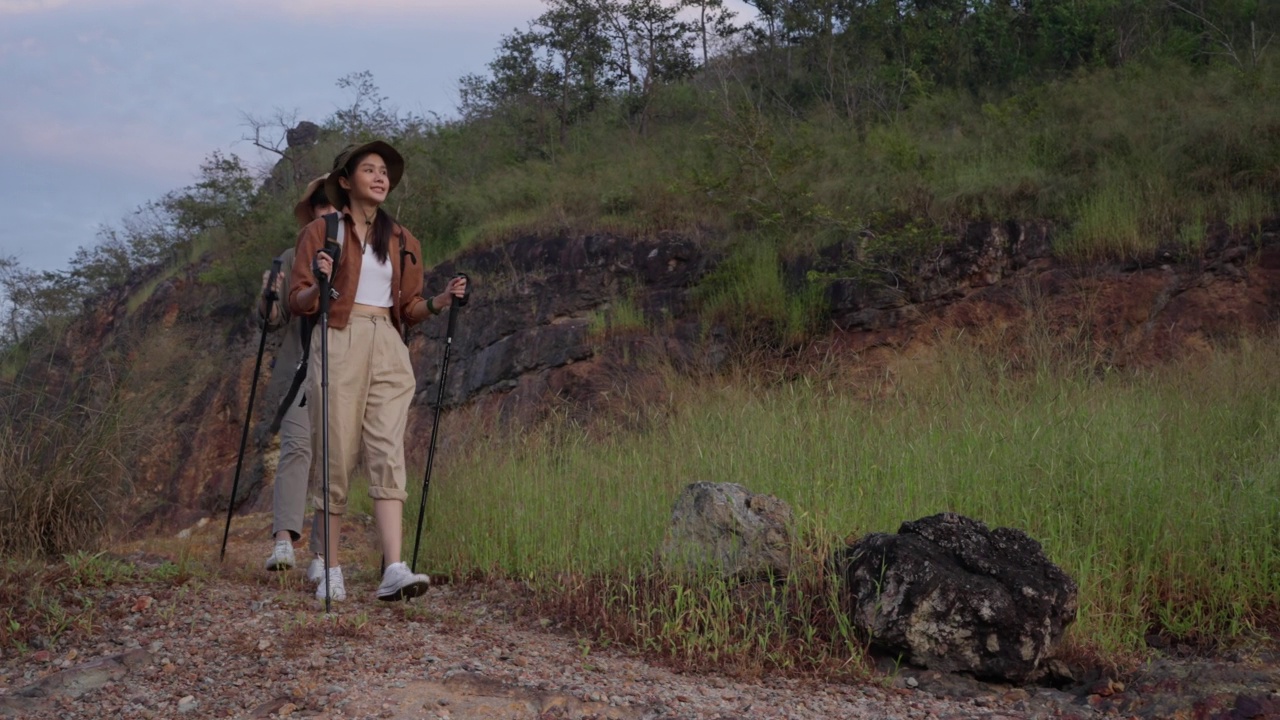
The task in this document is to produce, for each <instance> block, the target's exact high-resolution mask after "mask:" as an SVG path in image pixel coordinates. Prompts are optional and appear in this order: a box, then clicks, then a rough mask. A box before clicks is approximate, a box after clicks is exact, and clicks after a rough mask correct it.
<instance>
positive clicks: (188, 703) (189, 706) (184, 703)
mask: <svg viewBox="0 0 1280 720" xmlns="http://www.w3.org/2000/svg"><path fill="white" fill-rule="evenodd" d="M199 704H200V703H199V701H197V700H196V699H195V698H194V697H192V696H191V695H187V696H185V697H183V698H182V699H181V700H179V701H178V712H180V713H189V712H192V711H193V710H195V709H196V707H197V706H199Z"/></svg>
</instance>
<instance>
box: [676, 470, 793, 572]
mask: <svg viewBox="0 0 1280 720" xmlns="http://www.w3.org/2000/svg"><path fill="white" fill-rule="evenodd" d="M660 559H661V562H662V565H663V567H664V568H666V569H668V570H671V571H674V572H677V573H684V572H705V571H711V572H716V573H719V574H721V575H723V576H725V577H733V578H742V579H752V578H760V577H769V576H772V577H786V575H787V574H788V572H789V571H790V569H791V508H790V507H789V506H788V505H787V504H786V503H784V502H783V501H781V500H779V499H777V498H775V497H773V496H770V495H758V494H755V493H752V492H751V491H750V490H747V489H746V488H744V487H743V486H741V485H738V484H735V483H708V482H697V483H693V484H691V485H689V486H688V487H686V488H685V489H684V492H682V493H681V494H680V497H679V498H677V499H676V502H675V505H674V507H673V508H672V510H671V525H670V526H669V527H668V528H667V532H666V536H665V537H664V539H663V542H662V549H661V558H660Z"/></svg>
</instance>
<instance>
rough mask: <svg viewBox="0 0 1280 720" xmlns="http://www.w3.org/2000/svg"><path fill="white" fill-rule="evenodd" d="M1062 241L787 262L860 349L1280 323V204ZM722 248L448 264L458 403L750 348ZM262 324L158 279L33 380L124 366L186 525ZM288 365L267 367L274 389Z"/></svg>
mask: <svg viewBox="0 0 1280 720" xmlns="http://www.w3.org/2000/svg"><path fill="white" fill-rule="evenodd" d="M1051 241H1052V235H1051V229H1050V228H1049V227H1047V226H1045V225H1043V224H1035V223H1028V224H1020V223H1005V224H975V225H972V226H970V227H969V228H967V230H966V231H965V232H963V233H962V234H961V236H960V237H959V238H958V239H957V240H956V241H955V242H954V243H952V244H951V245H950V246H949V247H947V248H945V249H944V250H943V251H941V252H939V253H936V254H933V255H931V256H930V257H929V258H927V259H924V260H920V261H917V262H914V263H911V264H909V265H905V266H903V267H900V268H898V269H894V270H889V269H883V270H878V271H875V272H868V271H866V270H863V269H855V268H861V267H863V266H860V265H859V264H858V263H857V259H858V253H859V247H860V241H859V240H858V239H851V240H850V241H849V242H847V243H842V244H837V245H835V246H833V247H830V248H827V249H825V250H823V251H822V252H820V253H818V254H816V255H814V256H810V257H804V258H799V259H796V260H794V261H792V263H791V264H790V265H789V266H788V268H787V269H788V274H789V276H790V277H792V278H794V279H796V281H799V279H800V278H806V277H814V276H815V274H816V276H818V277H822V278H825V279H826V281H827V283H828V284H827V302H828V305H829V309H830V321H831V329H830V332H829V334H828V336H827V337H826V338H824V340H825V341H826V344H827V345H828V347H829V348H832V349H834V351H835V352H836V353H838V354H840V355H842V356H845V357H847V358H848V360H849V361H850V362H874V361H875V358H876V357H877V355H878V354H879V355H881V356H883V355H884V354H888V353H894V352H899V351H902V350H904V349H907V348H910V347H911V346H913V345H921V344H927V343H929V342H931V339H932V338H934V337H937V336H938V334H939V333H940V332H942V331H946V330H956V329H966V330H973V331H978V330H981V331H982V332H985V333H990V332H996V333H999V332H1002V331H1007V332H1008V333H1009V337H1011V338H1014V337H1018V336H1019V329H1020V328H1022V327H1025V326H1026V325H1027V324H1028V323H1030V322H1034V323H1036V324H1037V325H1038V326H1039V327H1040V328H1041V329H1042V330H1043V331H1046V332H1050V333H1055V334H1059V335H1061V336H1062V337H1065V338H1068V339H1070V340H1072V341H1074V342H1080V343H1084V344H1087V347H1088V348H1089V351H1090V352H1091V353H1093V354H1094V356H1095V357H1096V358H1097V360H1098V362H1101V363H1110V364H1131V363H1149V362H1156V361H1160V360H1164V359H1168V358H1172V357H1176V356H1178V355H1181V354H1184V353H1187V352H1196V351H1199V350H1202V349H1204V348H1207V347H1210V346H1212V345H1213V344H1214V343H1216V342H1219V341H1221V340H1223V339H1226V338H1230V337H1235V336H1238V335H1241V334H1248V333H1259V332H1265V331H1269V330H1270V329H1271V328H1272V327H1273V326H1274V323H1275V322H1276V320H1277V319H1278V317H1280V223H1277V224H1276V226H1268V227H1264V228H1262V231H1261V232H1260V233H1257V234H1255V236H1254V237H1252V238H1250V239H1248V240H1240V239H1233V238H1231V237H1229V236H1227V235H1226V234H1223V235H1222V236H1221V237H1219V238H1218V239H1217V240H1215V241H1214V242H1213V243H1211V246H1210V247H1209V249H1208V250H1206V251H1205V252H1204V253H1202V254H1201V255H1200V256H1198V257H1194V258H1190V259H1187V260H1183V261H1180V262H1179V261H1175V259H1174V258H1173V256H1172V255H1167V256H1164V257H1156V258H1154V259H1152V260H1150V261H1149V262H1145V263H1130V264H1128V265H1124V266H1118V265H1117V266H1106V267H1079V266H1073V265H1069V264H1064V263H1062V262H1060V261H1057V260H1055V259H1053V257H1052V256H1051V253H1050V247H1051ZM718 260H719V256H718V255H717V254H716V252H715V251H713V250H709V249H708V246H707V245H705V244H698V243H694V242H692V241H690V240H687V239H683V238H680V237H674V236H662V237H657V238H651V239H644V240H636V239H628V238H623V237H618V236H613V235H608V234H600V235H590V236H585V237H524V238H520V239H517V240H513V241H510V242H506V243H503V244H499V245H494V246H491V247H485V248H479V249H473V250H469V251H467V252H466V253H464V254H462V255H461V256H460V257H458V258H457V259H456V260H454V261H451V262H449V263H446V264H444V265H441V266H440V267H438V268H435V269H433V271H432V273H430V274H429V275H428V287H429V288H432V289H434V290H438V289H440V288H441V287H443V283H444V282H445V280H446V279H447V278H448V277H449V276H451V275H452V274H453V273H454V272H456V271H464V272H466V273H467V274H468V275H469V276H470V277H471V278H472V279H473V280H474V281H475V291H474V296H473V298H472V302H471V303H470V304H469V305H468V306H467V307H466V308H465V309H463V310H461V311H460V314H459V320H458V325H457V333H456V335H455V339H454V342H455V345H454V348H453V350H452V356H451V365H450V372H449V376H448V379H447V387H446V388H445V404H446V407H458V406H461V405H469V406H472V407H475V408H478V409H479V410H480V411H481V412H482V413H483V414H485V415H486V416H487V417H490V418H498V419H500V420H504V421H508V422H511V423H515V424H519V423H525V422H528V421H530V420H533V419H536V418H538V417H540V416H541V414H542V413H544V412H545V410H546V408H547V407H548V406H549V405H550V404H552V403H555V404H558V405H559V406H561V407H563V406H566V405H567V406H569V407H572V408H576V409H577V410H578V411H581V412H584V413H590V412H591V411H592V408H593V407H594V404H595V403H596V402H597V401H599V400H600V399H601V398H603V397H606V396H607V393H609V392H610V391H612V390H615V389H616V387H617V386H618V385H620V384H628V383H631V382H634V381H636V380H637V378H638V377H639V376H640V375H641V374H642V371H641V370H640V369H639V366H638V365H637V363H636V362H635V358H636V355H637V352H641V351H642V352H643V353H650V354H657V355H660V356H663V357H665V358H669V359H671V360H672V361H673V363H674V364H675V366H676V367H699V368H704V369H706V368H710V369H714V368H716V367H717V366H719V365H721V364H723V363H725V362H729V361H731V359H732V357H731V355H732V352H731V351H732V350H733V349H734V346H733V339H732V337H731V335H730V334H729V333H727V332H726V331H724V329H723V328H717V327H716V326H715V324H714V323H713V322H711V321H709V320H707V319H704V318H701V317H700V316H699V314H698V309H697V307H696V303H695V301H694V297H693V289H694V288H695V287H696V286H697V284H698V282H699V281H700V280H701V279H702V278H703V277H704V276H706V274H707V273H708V272H710V271H711V270H712V269H714V268H715V267H716V264H717V262H718ZM144 290H150V292H149V294H146V295H145V297H144V295H143V292H144ZM211 297H212V298H215V299H214V300H210V299H209V298H211ZM623 297H626V298H627V302H629V303H630V304H631V305H632V306H634V307H635V308H638V309H639V310H641V311H642V312H643V313H644V315H645V316H646V318H647V319H648V321H649V328H650V329H649V330H647V331H644V330H634V331H631V332H628V333H604V332H601V331H600V318H601V317H603V316H604V314H606V312H607V309H608V307H609V306H610V304H613V303H618V302H619V299H620V298H623ZM445 326H446V323H445V321H444V318H443V317H440V318H433V319H432V320H430V321H428V322H427V323H424V325H423V326H420V327H418V328H414V330H413V331H412V332H411V334H410V341H409V342H410V353H411V357H412V358H413V359H414V365H415V367H414V370H415V374H416V376H417V378H418V392H417V395H416V398H415V403H414V407H413V410H412V414H411V418H410V432H411V433H412V436H413V437H418V438H424V440H423V442H421V443H411V444H410V450H409V455H410V464H411V465H412V464H415V463H417V464H420V463H421V461H422V459H423V456H424V455H425V444H426V442H425V438H426V437H428V436H429V433H430V423H431V420H432V415H433V412H432V408H431V403H433V402H434V401H435V398H436V396H437V393H438V391H439V388H438V386H437V382H438V379H439V374H440V362H441V359H442V357H443V352H442V344H441V341H442V339H443V337H444V334H445ZM258 337H259V333H258V330H257V329H256V327H255V326H254V325H253V323H252V322H251V321H250V319H249V315H248V312H247V310H246V309H245V308H241V307H237V306H234V305H230V304H219V303H218V302H217V301H216V294H215V293H212V292H211V291H210V290H209V289H208V288H204V287H202V286H201V284H200V283H199V281H198V280H197V279H196V275H195V271H194V270H192V271H189V272H187V273H179V274H177V275H175V276H173V277H169V278H168V279H160V278H159V277H151V278H139V279H138V280H137V281H136V282H135V284H134V285H133V286H131V287H129V288H124V289H119V290H116V291H113V292H111V293H108V294H107V295H106V296H104V297H103V298H101V302H99V303H97V304H95V305H94V307H92V308H87V309H86V313H85V315H84V317H83V319H82V320H81V321H79V322H78V323H76V325H75V326H74V327H73V328H72V331H71V332H70V333H68V334H67V336H66V337H65V338H64V339H63V341H62V343H61V344H60V345H59V347H58V348H57V351H56V352H55V353H54V354H53V356H52V359H50V358H49V357H47V356H45V357H42V358H41V362H40V363H38V364H37V363H34V362H33V363H31V364H29V365H28V367H27V368H25V369H24V370H23V373H22V375H21V379H22V382H25V383H30V384H33V385H34V386H37V387H46V388H51V387H58V386H61V385H63V384H67V383H72V382H74V381H76V380H77V379H83V378H97V379H99V380H102V381H110V383H111V385H112V387H114V388H115V389H116V392H117V393H118V395H119V397H120V404H121V406H122V407H125V408H126V409H127V414H128V415H129V417H130V420H131V421H132V422H135V423H136V426H137V428H138V430H139V432H140V433H142V436H141V438H140V440H141V441H140V442H139V443H137V448H136V450H134V451H133V452H131V454H130V457H128V458H126V460H127V462H128V463H129V466H130V467H131V469H132V470H133V472H134V475H135V480H136V488H135V492H134V500H133V506H132V507H131V508H130V509H129V513H130V517H131V518H136V520H137V522H136V526H137V527H139V528H144V527H148V526H154V525H156V524H159V523H165V524H167V525H170V526H173V527H180V526H183V525H185V524H188V523H190V522H191V521H193V520H195V519H196V518H199V517H203V516H207V515H209V514H211V513H215V512H219V511H220V510H221V511H222V512H225V508H226V503H227V501H228V495H229V494H230V489H231V485H232V475H233V472H234V469H235V462H236V455H237V450H238V448H239V442H240V432H241V427H242V423H243V420H244V415H245V409H246V402H247V399H248V396H249V390H250V384H251V383H250V380H251V378H252V374H253V365H254V358H255V356H256V351H257V345H258ZM275 342H278V338H274V337H273V338H272V339H271V341H270V342H269V343H268V353H267V358H268V361H269V358H270V357H271V350H272V349H273V345H274V343H275ZM282 370H284V371H288V370H289V369H282ZM271 372H272V369H271V368H270V367H269V366H267V367H264V369H263V379H262V380H260V381H259V388H263V387H265V386H266V383H265V381H266V377H267V376H268V375H269V374H270V373H271ZM258 397H259V401H258V403H257V407H255V409H254V418H255V420H254V423H253V431H252V433H251V443H250V450H249V452H248V454H247V457H246V462H245V469H244V473H243V476H242V478H241V483H240V485H241V489H240V492H239V493H238V496H237V498H236V503H237V505H238V506H239V507H243V508H265V507H266V506H267V505H269V503H270V493H264V492H262V490H263V488H264V487H266V486H267V479H268V478H269V476H270V468H271V467H272V466H273V458H272V455H271V450H270V442H269V439H268V438H266V437H265V434H266V433H265V432H264V431H265V425H266V423H267V421H268V420H269V418H268V417H267V416H268V414H269V409H268V406H269V404H270V403H271V402H273V401H274V399H273V398H263V397H262V394H261V393H259V396H258ZM446 442H447V441H446Z"/></svg>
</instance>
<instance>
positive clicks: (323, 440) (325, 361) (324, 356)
mask: <svg viewBox="0 0 1280 720" xmlns="http://www.w3.org/2000/svg"><path fill="white" fill-rule="evenodd" d="M339 222H341V221H339ZM323 252H324V253H325V254H326V255H328V256H329V257H330V259H332V261H333V263H332V269H331V270H330V273H329V275H332V274H334V273H337V272H338V256H339V255H340V254H341V252H342V247H341V246H340V245H338V244H337V243H336V242H330V241H329V239H327V238H326V241H325V244H324V250H323ZM318 269H319V268H317V270H318ZM316 275H317V276H318V278H319V280H320V424H321V432H320V462H321V468H322V470H321V474H320V477H321V487H320V492H321V493H322V494H323V497H324V611H325V613H326V614H328V613H329V612H330V607H331V604H332V597H333V588H332V587H331V586H332V583H331V582H329V560H330V558H331V556H332V553H330V552H329V300H330V299H331V298H330V292H331V288H330V277H329V275H325V274H323V273H320V272H317V273H316Z"/></svg>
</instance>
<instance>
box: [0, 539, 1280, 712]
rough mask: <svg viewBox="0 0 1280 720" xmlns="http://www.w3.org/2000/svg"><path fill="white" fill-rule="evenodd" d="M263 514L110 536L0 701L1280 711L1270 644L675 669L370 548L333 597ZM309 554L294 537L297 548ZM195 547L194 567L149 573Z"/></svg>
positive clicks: (219, 706)
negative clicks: (72, 610) (928, 662)
mask: <svg viewBox="0 0 1280 720" xmlns="http://www.w3.org/2000/svg"><path fill="white" fill-rule="evenodd" d="M269 526H270V518H269V517H268V516H266V515H251V516H246V517H241V518H237V519H236V521H235V523H234V527H233V532H232V536H231V540H230V542H229V544H228V553H227V558H226V561H225V562H224V563H222V564H219V563H218V561H217V554H218V546H219V544H220V540H221V534H222V524H221V523H220V522H207V523H204V524H203V525H201V526H199V527H197V528H194V529H193V531H190V532H189V534H188V535H187V537H183V538H169V539H162V540H158V541H148V542H146V543H136V544H133V545H131V546H127V547H122V548H120V549H119V551H118V552H117V553H116V555H117V556H118V557H122V558H124V559H125V560H126V561H127V562H129V563H131V564H133V565H135V566H137V567H138V568H140V569H141V570H142V572H139V573H137V576H138V577H135V578H134V579H131V580H128V581H125V582H112V583H108V584H105V585H103V586H102V587H98V588H91V589H87V590H85V593H86V597H87V598H88V600H87V601H86V602H87V603H88V602H91V603H92V608H93V609H94V613H95V614H94V619H93V621H92V622H91V623H89V625H90V626H91V628H92V631H91V632H66V633H63V634H62V635H60V636H59V638H58V639H57V640H56V641H55V642H51V643H39V642H37V643H34V644H32V645H31V646H29V647H27V648H25V649H24V651H22V652H13V651H10V650H8V649H6V651H5V655H4V657H3V662H2V663H0V717H15V718H32V719H33V720H34V719H39V718H183V717H191V718H215V717H219V718H222V717H235V718H270V717H312V718H400V719H408V718H456V719H458V720H463V719H471V718H477V719H478V718H496V719H511V720H517V719H521V720H522V719H524V718H618V719H622V718H637V719H638V718H652V719H657V718H664V719H673V720H674V719H676V718H690V719H702V718H725V719H727V718H797V719H799V718H938V719H942V718H950V719H955V720H960V719H970V718H991V719H994V718H1050V717H1076V718H1092V717H1140V718H1268V717H1280V662H1277V658H1274V657H1270V658H1268V657H1262V656H1253V657H1238V658H1235V659H1232V660H1223V659H1218V660H1213V661H1210V660H1204V659H1199V660H1195V659H1187V658H1183V659H1171V658H1162V657H1155V658H1153V660H1152V661H1151V662H1149V663H1148V664H1147V665H1146V666H1144V667H1143V668H1142V669H1140V670H1138V671H1137V672H1135V673H1132V674H1130V675H1128V676H1126V677H1123V678H1108V677H1096V678H1090V679H1085V680H1082V681H1081V682H1080V683H1078V684H1077V685H1076V686H1074V687H1067V688H1063V689H1053V688H1045V687H1034V686H1032V687H1013V686H1007V685H998V684H990V683H982V682H978V681H975V680H972V679H970V678H964V677H961V676H954V675H944V674H940V673H934V672H929V671H924V670H918V669H913V668H896V669H889V671H887V672H885V673H884V674H883V675H880V676H878V677H876V678H874V679H873V680H872V681H871V682H867V683H864V684H859V685H852V684H845V683H831V682H821V681H815V680H812V679H801V678H787V677H765V678H762V679H760V680H752V681H744V680H742V679H738V678H734V677H730V676H726V675H721V674H717V673H714V672H708V673H705V674H690V673H677V672H674V671H672V670H670V669H669V668H666V667H664V666H662V665H661V664H660V663H655V662H651V661H647V660H646V659H644V658H642V657H640V656H638V655H636V654H634V653H631V652H628V651H626V650H625V649H618V648H600V647H597V646H595V645H594V644H593V643H592V642H591V641H590V640H589V639H588V638H585V637H581V636H579V635H576V634H574V633H573V632H570V631H567V630H565V629H563V628H560V627H558V626H557V625H556V623H555V622H553V621H552V620H551V619H549V618H537V617H529V616H528V614H527V613H516V612H514V606H513V603H514V602H515V601H514V600H513V593H512V591H511V586H510V585H508V584H504V583H496V582H487V583H462V584H440V585H437V586H435V587H433V588H432V590H431V591H430V592H429V593H428V594H427V595H426V596H424V597H421V598H417V599H415V600H413V601H411V602H409V603H380V602H378V601H377V600H376V599H374V597H373V590H374V588H375V587H376V585H377V581H378V577H377V576H378V572H377V564H378V558H377V557H374V556H373V554H372V552H371V551H365V552H360V551H358V550H357V551H355V552H353V553H352V554H353V556H355V557H356V558H358V560H357V562H356V563H347V564H344V569H345V570H346V571H347V590H348V595H349V599H348V600H347V601H346V602H343V603H340V604H336V605H335V607H334V611H333V613H332V614H330V615H327V616H326V615H325V614H324V612H323V607H322V605H323V604H322V603H321V602H320V601H317V600H316V599H315V598H314V596H313V594H312V590H311V586H310V585H309V584H308V583H307V582H306V581H305V579H304V578H303V570H302V568H296V569H295V570H293V571H291V572H287V573H267V572H265V571H263V570H261V563H262V561H263V560H264V559H265V556H266V554H267V553H268V552H269V550H270V547H269V543H270V541H269V539H268V536H269V531H268V530H269ZM357 530H358V531H357V532H354V533H351V534H350V536H351V538H352V540H353V541H354V545H355V546H359V545H362V544H364V543H369V544H367V545H364V547H371V538H370V532H369V529H368V528H357ZM308 559H309V558H308V556H307V555H306V553H305V551H301V552H299V561H300V565H305V562H306V561H307V560H308ZM193 560H194V564H191V565H190V567H195V568H199V569H198V570H195V571H193V572H191V573H190V575H189V577H183V576H179V577H177V578H174V577H149V576H148V574H147V572H146V570H147V569H148V568H158V567H164V566H165V565H164V564H165V563H166V561H168V562H173V561H178V562H179V563H182V562H186V563H192V561H193ZM169 567H172V566H171V565H170V566H169ZM85 607H89V605H87V604H86V605H85ZM37 646H39V647H37Z"/></svg>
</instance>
